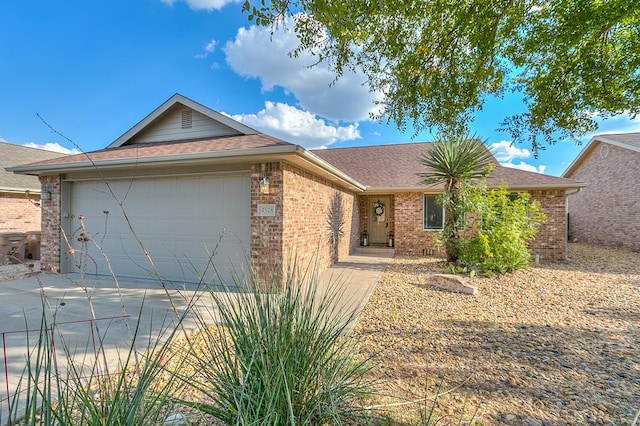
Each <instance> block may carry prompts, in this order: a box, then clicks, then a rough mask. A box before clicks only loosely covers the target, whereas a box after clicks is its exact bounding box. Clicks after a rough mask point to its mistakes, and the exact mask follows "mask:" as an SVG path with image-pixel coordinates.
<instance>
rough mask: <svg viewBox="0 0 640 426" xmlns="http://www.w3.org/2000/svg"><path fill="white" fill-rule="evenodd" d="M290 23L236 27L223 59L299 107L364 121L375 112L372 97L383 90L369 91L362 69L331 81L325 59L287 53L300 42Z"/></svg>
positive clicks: (377, 97) (336, 118)
mask: <svg viewBox="0 0 640 426" xmlns="http://www.w3.org/2000/svg"><path fill="white" fill-rule="evenodd" d="M293 25H294V24H293V23H292V22H287V23H286V25H283V26H281V27H280V28H279V29H278V30H277V31H276V32H275V33H274V34H271V32H270V28H263V27H256V26H251V27H250V28H248V29H247V28H240V29H239V30H238V32H237V34H236V37H235V39H234V40H231V41H228V42H227V43H226V44H225V46H224V47H223V48H222V50H223V51H224V53H225V55H226V61H227V63H228V64H229V66H230V67H231V69H232V70H233V71H234V72H236V73H237V74H239V75H242V76H245V77H251V78H257V79H259V80H260V82H261V84H262V90H263V91H269V90H272V89H273V88H274V87H281V88H283V89H284V90H285V92H286V93H288V94H292V95H293V96H295V98H296V99H297V100H298V103H299V105H300V107H302V109H305V110H307V111H310V112H311V113H312V114H316V115H319V116H322V117H324V118H327V119H329V120H332V121H347V122H353V121H360V120H367V119H368V118H369V113H372V112H374V113H375V112H377V111H378V110H379V107H378V106H376V105H374V104H373V101H374V100H381V99H382V95H381V94H379V93H371V92H369V88H368V86H367V85H366V77H365V76H364V74H355V73H352V72H349V71H345V74H344V75H343V76H342V77H340V78H339V79H338V80H337V81H336V82H335V84H334V85H332V86H330V84H331V83H332V82H333V81H334V78H335V74H334V73H333V72H332V71H330V70H329V68H328V66H327V65H326V64H325V63H318V64H316V62H317V57H314V56H312V55H310V54H309V53H307V52H302V53H301V54H300V55H299V56H298V57H296V58H294V57H290V56H289V53H290V52H292V51H293V50H294V49H295V48H296V47H298V45H299V41H298V38H297V36H296V34H295V32H294V31H293V30H292V27H293ZM314 64H316V65H314ZM312 65H314V66H312Z"/></svg>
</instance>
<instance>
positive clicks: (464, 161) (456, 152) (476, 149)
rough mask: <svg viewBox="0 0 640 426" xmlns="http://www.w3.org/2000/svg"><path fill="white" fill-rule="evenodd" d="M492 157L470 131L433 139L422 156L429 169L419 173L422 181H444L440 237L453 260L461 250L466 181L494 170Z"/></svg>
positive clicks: (440, 182)
mask: <svg viewBox="0 0 640 426" xmlns="http://www.w3.org/2000/svg"><path fill="white" fill-rule="evenodd" d="M492 161H493V156H492V155H491V152H490V151H489V150H488V149H487V147H486V146H485V145H484V143H482V142H481V141H480V140H478V139H476V138H475V137H473V136H470V135H469V134H468V133H461V134H458V135H455V136H450V137H447V138H445V139H442V140H440V141H438V142H434V143H433V144H431V145H430V146H429V147H428V148H427V149H426V150H425V152H424V154H423V156H422V158H421V159H420V163H421V164H422V165H423V166H424V167H425V169H426V171H425V172H423V173H418V176H419V177H420V178H421V183H422V184H423V185H436V184H444V192H443V194H442V196H441V197H440V198H439V201H440V202H441V204H442V206H443V207H444V221H445V223H444V228H443V230H442V236H441V238H442V240H443V242H444V245H445V249H446V252H447V259H448V260H449V261H450V262H455V261H456V260H457V259H458V256H459V253H460V244H461V241H460V223H461V220H462V218H463V216H464V203H463V196H464V194H463V192H462V188H463V185H464V183H465V182H470V181H472V180H477V179H481V178H483V177H486V175H487V174H488V173H489V172H490V171H491V170H492V169H491V167H490V166H491V162H492Z"/></svg>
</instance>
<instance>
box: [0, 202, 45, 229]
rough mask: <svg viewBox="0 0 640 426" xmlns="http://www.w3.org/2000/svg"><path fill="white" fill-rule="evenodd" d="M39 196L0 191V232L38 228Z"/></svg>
mask: <svg viewBox="0 0 640 426" xmlns="http://www.w3.org/2000/svg"><path fill="white" fill-rule="evenodd" d="M39 203H40V196H39V195H37V194H29V195H27V194H24V193H23V194H17V193H8V192H0V218H2V219H1V220H0V234H3V233H7V232H31V231H39V230H40V206H39Z"/></svg>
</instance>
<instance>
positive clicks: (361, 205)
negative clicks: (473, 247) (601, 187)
mask: <svg viewBox="0 0 640 426" xmlns="http://www.w3.org/2000/svg"><path fill="white" fill-rule="evenodd" d="M263 177H267V178H268V179H269V194H261V193H260V187H259V182H260V179H262V178H263ZM41 182H42V184H43V185H47V186H49V187H50V188H51V192H52V194H51V199H50V200H46V201H43V202H42V207H41V208H42V244H41V265H42V269H43V270H46V271H59V270H60V258H61V257H60V256H61V251H60V250H61V249H60V244H61V237H62V235H61V229H60V213H61V204H60V191H61V180H60V178H59V177H57V176H52V177H42V178H41ZM531 193H532V199H535V200H538V201H539V202H540V205H541V211H542V212H544V213H545V214H546V215H547V222H546V223H545V224H544V225H543V226H542V228H541V229H540V232H539V233H538V236H537V237H536V239H535V240H534V241H533V242H532V243H531V248H532V250H533V251H534V253H535V254H538V255H539V257H540V259H541V260H546V261H556V260H564V259H565V255H566V195H565V193H564V191H531ZM389 196H390V203H391V204H390V206H389V208H388V211H389V230H390V231H392V232H393V233H394V234H395V235H394V236H395V238H394V246H395V252H396V253H397V254H403V255H416V256H438V257H444V256H445V251H444V247H442V246H441V245H438V244H436V242H435V241H434V235H435V233H434V232H433V231H426V230H424V229H423V213H422V209H423V194H422V193H420V192H401V193H395V194H389ZM369 198H370V196H367V195H356V194H355V193H353V192H350V191H347V190H345V189H343V188H340V187H338V186H337V185H335V184H333V183H331V182H329V181H327V180H326V179H323V178H321V177H318V176H317V175H314V174H312V173H309V172H307V171H305V170H302V169H300V168H298V167H296V166H294V165H291V164H289V163H286V162H272V163H259V164H253V165H252V166H251V212H252V213H251V233H250V235H251V237H250V238H251V241H250V261H251V265H252V267H253V268H254V271H255V273H256V276H257V279H258V285H259V286H261V287H265V286H269V285H270V283H273V282H274V281H273V280H274V279H275V280H277V282H280V279H281V278H282V277H283V276H287V273H290V272H291V271H290V267H291V266H293V263H292V261H293V260H295V266H296V267H297V268H298V270H300V271H306V270H307V268H308V267H309V266H313V267H314V268H317V270H322V269H324V268H325V267H327V266H329V265H331V264H333V263H335V262H336V261H338V260H340V259H343V258H344V257H346V256H348V255H349V253H351V252H352V251H353V250H354V249H355V248H356V246H358V245H359V244H360V236H361V233H362V231H364V230H365V229H366V224H367V212H368V206H369ZM260 204H267V205H274V206H275V215H274V216H261V215H259V214H258V205H260ZM361 218H362V220H361Z"/></svg>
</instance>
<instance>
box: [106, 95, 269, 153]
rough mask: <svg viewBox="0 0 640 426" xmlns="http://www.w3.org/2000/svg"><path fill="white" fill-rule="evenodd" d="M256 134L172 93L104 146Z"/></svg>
mask: <svg viewBox="0 0 640 426" xmlns="http://www.w3.org/2000/svg"><path fill="white" fill-rule="evenodd" d="M257 133H258V132H257V131H256V130H254V129H252V128H250V127H248V126H245V125H244V124H242V123H240V122H238V121H236V120H234V119H232V118H230V117H227V116H226V115H223V114H220V113H219V112H217V111H214V110H212V109H210V108H208V107H206V106H204V105H202V104H199V103H197V102H195V101H192V100H191V99H189V98H186V97H184V96H182V95H180V94H177V93H176V94H175V95H173V96H172V97H171V98H169V99H168V100H167V101H166V102H164V103H163V104H162V105H160V106H159V107H158V108H156V109H155V110H154V111H153V112H151V113H150V114H149V115H147V116H146V117H145V118H143V119H142V120H141V121H140V122H138V123H137V124H136V125H135V126H133V127H132V128H131V129H129V130H128V131H127V132H126V133H124V134H123V135H122V136H120V137H119V138H118V139H116V140H115V141H114V142H113V143H111V144H110V145H109V146H108V147H107V148H117V147H121V146H124V145H135V144H143V143H154V142H168V141H171V142H176V141H181V140H193V139H202V138H214V137H220V136H239V135H255V134H257Z"/></svg>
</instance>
